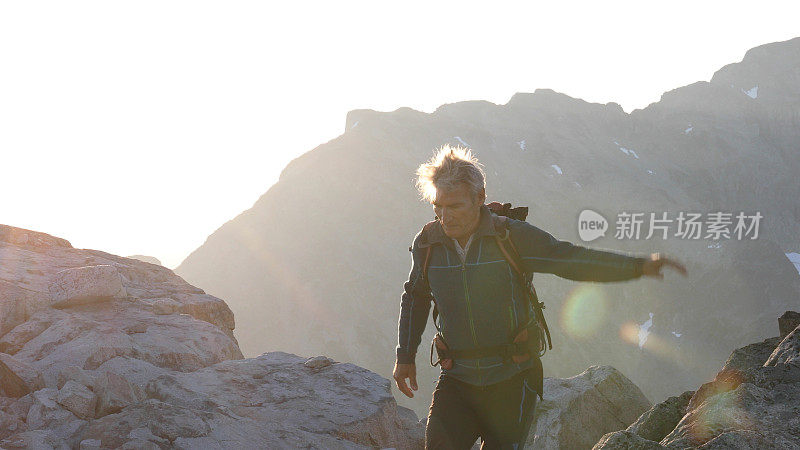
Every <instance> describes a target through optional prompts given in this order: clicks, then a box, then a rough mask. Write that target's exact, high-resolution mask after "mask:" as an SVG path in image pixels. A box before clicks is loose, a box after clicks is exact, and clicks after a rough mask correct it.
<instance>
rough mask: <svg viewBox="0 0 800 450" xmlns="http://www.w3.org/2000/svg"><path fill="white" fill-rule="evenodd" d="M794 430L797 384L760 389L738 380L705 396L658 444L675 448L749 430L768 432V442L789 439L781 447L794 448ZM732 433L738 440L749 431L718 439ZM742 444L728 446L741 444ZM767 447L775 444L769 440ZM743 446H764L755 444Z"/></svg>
mask: <svg viewBox="0 0 800 450" xmlns="http://www.w3.org/2000/svg"><path fill="white" fill-rule="evenodd" d="M797 430H800V386H798V385H797V384H794V385H788V384H784V385H781V386H779V387H777V388H775V389H764V388H761V387H759V386H756V385H754V384H751V383H742V384H740V385H739V386H738V387H737V388H736V389H734V390H732V391H729V392H724V393H721V394H717V395H715V396H713V397H710V398H708V399H706V400H705V401H704V402H703V403H702V404H700V405H698V406H697V407H696V408H694V409H692V410H691V411H689V412H688V413H687V414H686V415H685V416H684V417H683V419H681V421H680V422H679V423H678V425H677V426H676V427H675V429H674V430H673V431H672V432H671V433H670V434H668V435H667V436H666V437H664V439H663V440H662V441H661V444H663V445H666V446H669V447H678V448H686V447H699V446H701V445H705V444H707V443H709V442H710V441H712V440H714V439H717V438H718V437H720V436H721V435H722V434H724V433H726V432H733V431H742V432H751V431H752V432H760V433H768V434H769V436H770V438H769V441H768V442H770V443H772V442H776V443H777V442H781V441H783V442H791V443H793V444H792V446H789V447H783V448H797V446H798V444H800V442H798V441H799V440H800V436H798V435H797ZM736 436H738V437H739V439H738V440H741V438H742V436H750V437H751V438H752V436H753V435H747V434H741V433H739V434H737V435H731V436H729V437H726V438H722V439H721V441H730V440H734V438H735V437H736ZM747 440H750V439H749V438H748V439H747ZM720 443H722V442H720ZM728 444H731V443H730V442H728ZM726 445H727V444H726ZM743 445H744V444H742V443H739V444H735V445H731V446H732V447H733V448H736V447H737V446H738V447H740V448H742V446H743ZM748 445H749V444H748ZM731 446H729V447H724V446H723V447H717V448H730V447H731ZM767 447H770V448H779V447H776V446H773V445H772V444H770V445H768V446H767ZM745 448H764V447H763V446H762V445H756V446H755V447H747V446H745Z"/></svg>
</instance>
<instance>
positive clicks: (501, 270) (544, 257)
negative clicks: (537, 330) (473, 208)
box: [397, 205, 646, 394]
mask: <svg viewBox="0 0 800 450" xmlns="http://www.w3.org/2000/svg"><path fill="white" fill-rule="evenodd" d="M491 216H492V212H491V211H490V210H489V208H488V207H487V206H485V205H484V206H483V207H482V208H481V218H480V224H479V225H478V228H477V230H476V231H475V235H474V239H473V242H472V244H471V245H470V247H469V250H468V251H467V257H466V262H465V263H462V262H461V259H460V258H459V257H458V254H457V253H456V250H455V246H454V245H453V241H452V239H450V238H448V237H447V236H446V235H445V234H444V230H443V229H442V227H441V224H439V223H438V222H437V223H435V224H434V225H433V226H432V228H431V230H430V232H427V233H424V234H423V233H422V231H420V232H419V233H418V234H417V235H416V237H415V238H414V241H413V244H412V246H411V248H410V249H411V254H412V263H411V272H410V273H409V277H408V281H406V283H405V284H404V292H403V294H402V297H401V302H400V320H399V326H398V336H399V337H398V346H397V362H398V363H414V362H415V356H416V353H417V348H418V347H419V344H420V339H421V336H422V332H423V331H424V330H425V325H426V323H427V320H428V313H429V312H430V308H431V301H434V299H435V301H436V305H437V307H438V310H439V327H440V329H441V332H442V336H443V338H444V340H445V342H447V344H448V346H449V348H450V349H459V350H462V349H471V348H477V347H485V346H495V345H502V344H507V343H510V342H511V341H512V340H513V337H514V336H513V335H514V332H515V331H516V330H518V328H519V326H520V324H522V325H524V324H525V323H526V321H527V320H528V318H529V317H533V311H532V308H531V305H530V302H529V301H528V299H527V297H526V295H525V292H523V290H522V288H521V286H520V284H519V282H518V281H517V280H516V279H515V278H514V274H513V270H512V268H511V266H510V265H509V264H508V262H506V260H505V258H504V257H503V253H502V252H501V250H500V248H499V247H498V246H497V243H496V242H495V239H494V235H496V234H497V231H496V230H495V227H494V222H493V220H492V217H491ZM509 231H510V236H511V239H512V240H513V242H514V244H515V245H516V247H517V249H518V250H519V253H520V256H521V257H522V260H523V263H524V265H525V270H526V271H527V272H542V273H552V274H555V275H558V276H560V277H562V278H566V279H569V280H575V281H606V282H611V281H625V280H630V279H634V278H638V277H640V276H641V274H642V265H643V263H644V261H645V260H646V258H643V257H636V256H633V255H628V254H622V253H614V252H609V251H603V250H593V249H589V248H586V247H582V246H578V245H573V244H572V243H570V242H566V241H559V240H558V239H556V238H554V237H553V236H552V235H551V234H549V233H547V232H546V231H543V230H541V229H539V228H537V227H535V226H533V225H531V224H529V223H528V222H525V221H519V220H513V219H510V220H509ZM429 246H432V248H431V256H430V261H429V267H428V276H427V277H421V276H420V275H421V273H422V264H423V260H424V257H425V253H426V248H427V247H429ZM534 366H536V368H537V369H538V372H541V362H540V361H539V359H538V358H530V359H528V360H527V361H525V362H523V363H520V364H516V363H514V362H511V361H508V362H503V360H502V358H501V357H500V356H487V357H483V358H476V359H461V360H455V361H454V365H453V367H452V368H451V369H449V370H445V369H442V371H443V372H444V373H445V374H447V375H449V376H452V377H454V378H457V379H459V380H461V381H464V382H466V383H470V384H473V385H479V386H485V385H489V384H493V383H497V382H499V381H503V380H505V379H508V378H510V377H512V376H514V375H515V374H517V373H518V372H520V371H522V370H525V369H527V368H530V367H534ZM539 377H541V373H539ZM538 381H539V383H537V384H539V385H541V383H540V381H541V380H538ZM540 394H541V392H540Z"/></svg>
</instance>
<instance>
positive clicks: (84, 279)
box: [48, 264, 127, 308]
mask: <svg viewBox="0 0 800 450" xmlns="http://www.w3.org/2000/svg"><path fill="white" fill-rule="evenodd" d="M48 290H49V291H50V296H51V297H52V303H51V306H53V307H55V308H64V307H68V306H72V305H78V304H83V303H92V302H97V301H103V300H109V299H112V298H125V297H126V296H127V293H126V291H125V287H124V286H123V285H122V280H121V279H120V275H119V272H117V268H116V267H114V266H112V265H108V264H100V265H96V266H85V267H74V268H70V269H64V270H62V271H60V272H58V273H56V275H55V276H54V277H53V280H52V281H51V282H50V286H49V287H48Z"/></svg>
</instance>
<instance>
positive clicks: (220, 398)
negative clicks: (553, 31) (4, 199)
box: [0, 225, 800, 449]
mask: <svg viewBox="0 0 800 450" xmlns="http://www.w3.org/2000/svg"><path fill="white" fill-rule="evenodd" d="M798 321H800V320H798V317H797V315H796V313H795V315H793V314H790V313H787V314H786V315H785V316H784V317H782V318H781V320H780V329H781V336H779V337H776V338H772V339H768V340H766V341H764V342H761V343H758V344H753V345H750V346H747V347H744V348H742V349H739V350H737V351H735V352H734V353H733V355H731V357H730V359H729V360H728V362H727V363H726V365H725V367H724V368H723V370H722V371H720V373H719V375H718V376H717V378H716V379H715V380H714V381H712V382H710V383H707V384H705V385H703V386H702V387H701V388H700V389H698V390H697V392H687V393H684V394H683V395H681V396H679V397H674V398H670V399H668V400H667V401H666V402H663V403H661V404H658V405H655V406H653V407H652V408H651V405H650V403H649V402H648V400H647V398H646V397H645V396H644V395H643V394H642V392H641V391H640V390H639V388H638V387H637V386H636V385H635V384H633V383H632V382H631V381H630V380H629V379H628V378H626V377H625V376H624V375H623V374H622V373H621V372H619V371H618V370H616V369H614V368H613V367H611V366H592V367H589V368H588V369H587V370H586V371H584V372H583V373H581V374H579V375H576V376H574V377H570V378H546V379H545V383H544V386H545V393H544V394H545V395H544V400H543V401H542V402H541V403H540V404H539V405H538V407H537V412H536V414H537V422H536V425H535V429H533V430H531V433H530V435H529V439H528V447H530V448H536V449H539V448H542V449H549V448H569V449H577V448H590V447H591V446H592V445H593V443H595V442H597V440H598V439H600V443H598V444H597V446H596V447H597V448H619V447H621V448H662V447H664V446H667V447H681V448H686V447H702V448H719V447H726V448H727V447H731V446H733V447H734V448H751V447H756V448H760V447H763V446H766V445H767V444H769V446H777V447H780V448H796V446H797V444H798V442H800V436H798V434H799V433H798V429H799V428H798V427H799V425H800V423H799V422H798V417H800V415H799V414H798V412H799V409H800V402H799V401H798V400H799V398H798V387H800V385H798V384H797V383H798V381H800V340H799V339H800V328H798V327H797V323H798ZM233 329H234V318H233V314H232V313H231V311H230V309H229V308H228V306H227V305H226V304H225V302H224V301H222V300H221V299H219V298H216V297H213V296H210V295H207V294H205V293H204V292H203V291H202V290H200V289H198V288H196V287H193V286H191V285H189V284H187V283H186V282H185V281H184V280H183V279H181V278H180V277H178V276H176V275H175V274H174V273H173V272H172V271H171V270H169V269H166V268H164V267H162V266H159V265H155V264H150V263H147V262H143V261H139V260H136V259H129V258H123V257H119V256H115V255H111V254H108V253H104V252H101V251H97V250H84V249H75V248H72V246H71V245H70V244H69V242H67V241H66V240H63V239H60V238H56V237H53V236H50V235H47V234H44V233H38V232H34V231H29V230H23V229H20V228H14V227H8V226H5V225H0V448H3V449H14V448H29V449H51V448H52V449H95V448H126V449H134V448H135V449H156V448H161V449H166V448H202V449H215V448H219V449H223V448H318V449H331V448H347V449H350V448H398V449H418V448H422V443H423V438H424V419H423V420H421V421H420V420H418V419H417V416H416V415H415V413H414V412H413V411H412V410H410V409H407V408H403V407H400V406H398V405H397V404H396V403H395V400H394V398H393V395H392V387H391V383H390V382H389V380H387V379H386V378H383V377H381V376H379V375H378V374H376V373H374V372H371V371H369V370H366V369H364V368H362V367H359V366H356V365H354V364H350V363H343V362H336V361H333V360H331V359H330V358H327V357H325V356H317V357H312V358H306V357H300V356H296V355H293V354H289V353H284V352H269V353H264V354H261V355H260V356H257V357H254V358H243V356H242V353H241V351H240V349H239V346H238V344H237V342H236V339H235V338H234V336H233ZM637 417H638V419H637ZM626 427H627V429H626ZM625 429H626V430H625ZM619 430H625V431H619ZM715 446H716V447H715ZM748 446H750V447H748ZM793 446H794V447H793Z"/></svg>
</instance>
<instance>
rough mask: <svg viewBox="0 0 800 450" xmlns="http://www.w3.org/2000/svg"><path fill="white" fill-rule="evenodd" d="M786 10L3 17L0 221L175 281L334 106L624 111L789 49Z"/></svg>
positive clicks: (582, 7) (168, 8)
mask: <svg viewBox="0 0 800 450" xmlns="http://www.w3.org/2000/svg"><path fill="white" fill-rule="evenodd" d="M793 3H794V2H761V3H759V4H758V7H756V6H754V4H753V3H752V2H747V3H745V2H741V3H737V2H680V1H670V2H662V3H660V4H659V5H651V4H650V3H649V2H648V3H647V4H646V5H645V4H643V2H614V3H613V4H612V3H610V2H559V3H558V4H550V5H540V4H534V3H533V2H524V3H522V2H521V3H518V4H512V3H503V4H502V5H493V6H492V9H487V8H486V3H481V4H476V5H467V4H466V3H464V2H436V4H432V3H430V2H409V1H407V2H402V3H399V2H398V3H389V2H378V1H369V2H366V1H365V2H335V3H332V2H320V3H312V2H297V3H287V4H284V5H281V6H280V7H275V6H273V5H272V4H269V3H266V2H235V3H234V2H197V1H193V2H151V1H137V2H127V3H120V2H69V3H66V2H24V3H9V2H4V3H2V4H0V64H2V66H0V170H2V171H1V172H0V223H5V224H9V225H13V226H18V227H23V228H30V229H34V230H37V231H44V232H47V233H50V234H53V235H55V236H59V237H64V238H66V239H69V240H70V241H71V242H72V244H73V246H75V247H78V248H94V249H102V250H104V251H108V252H111V253H115V254H120V255H130V254H144V255H150V256H155V257H157V258H159V259H160V260H161V261H162V263H163V264H164V265H165V266H167V267H170V268H174V267H175V266H177V265H178V264H179V263H180V262H181V261H182V260H183V258H185V257H186V256H187V255H188V254H189V252H191V251H192V250H193V249H195V248H196V247H198V246H199V245H200V244H202V243H203V241H204V240H205V238H206V236H208V235H209V234H210V233H212V232H213V231H214V230H215V229H216V228H218V227H219V226H221V225H222V224H223V223H224V222H226V221H227V220H230V219H231V218H233V217H234V216H235V215H236V214H238V213H239V212H241V211H242V210H245V209H247V208H249V207H250V206H251V205H252V204H253V202H254V201H255V200H256V199H257V198H258V197H259V196H260V195H261V194H263V193H264V192H265V191H266V190H267V189H268V188H269V187H270V186H271V185H272V184H273V183H274V182H275V181H277V178H278V175H279V173H280V171H281V169H282V168H283V167H284V166H285V164H286V163H287V162H289V161H290V160H291V159H292V158H294V157H296V156H298V155H300V154H301V153H303V152H306V151H309V150H311V149H313V148H314V147H316V146H317V145H319V144H322V143H324V142H326V141H328V140H330V139H332V138H334V137H336V136H337V135H339V134H340V133H342V132H343V129H344V121H345V115H346V113H347V112H348V111H349V110H352V109H359V108H369V109H375V110H381V111H391V110H394V109H397V108H399V107H402V106H408V107H411V108H414V109H417V110H421V111H425V112H432V111H433V110H435V109H436V108H437V107H438V106H439V105H441V104H444V103H452V102H457V101H463V100H476V99H482V100H488V101H491V102H494V103H498V104H504V103H506V102H507V101H508V99H509V98H510V97H511V96H512V95H513V94H514V93H515V92H533V91H534V90H535V89H537V88H550V89H554V90H556V91H559V92H563V93H566V94H568V95H570V96H572V97H578V98H582V99H584V100H587V101H590V102H598V103H607V102H616V103H619V104H620V105H622V107H623V108H624V109H625V111H627V112H630V111H632V110H633V109H637V108H644V107H646V106H647V105H648V104H649V103H652V102H655V101H658V99H659V98H660V96H661V94H662V93H663V92H665V91H668V90H671V89H674V88H677V87H680V86H683V85H686V84H690V83H693V82H695V81H698V80H709V79H710V77H711V75H712V74H713V72H714V71H715V70H717V69H719V68H720V67H721V66H723V65H725V64H728V63H730V62H735V61H740V60H741V59H742V57H743V56H744V52H745V51H746V50H747V49H749V48H752V47H755V46H758V45H761V44H765V43H769V42H775V41H782V40H787V39H790V38H793V37H797V36H798V35H800V28H798V26H797V20H796V18H797V17H798V12H800V7H798V6H796V5H795V4H793ZM410 179H411V174H409V180H410ZM409 182H411V181H409Z"/></svg>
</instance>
